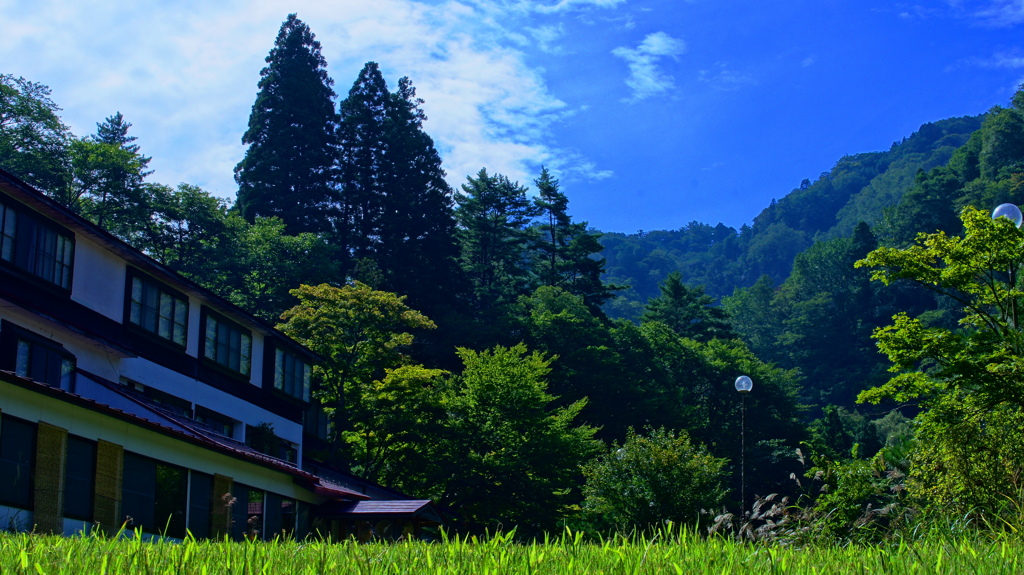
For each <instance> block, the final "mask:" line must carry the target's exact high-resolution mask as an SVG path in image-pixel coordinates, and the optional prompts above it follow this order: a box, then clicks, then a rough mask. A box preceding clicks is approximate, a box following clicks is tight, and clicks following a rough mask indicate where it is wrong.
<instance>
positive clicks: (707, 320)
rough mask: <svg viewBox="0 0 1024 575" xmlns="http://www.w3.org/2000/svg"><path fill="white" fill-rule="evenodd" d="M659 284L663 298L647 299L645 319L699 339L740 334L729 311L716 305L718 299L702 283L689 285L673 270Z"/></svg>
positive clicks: (684, 335)
mask: <svg viewBox="0 0 1024 575" xmlns="http://www.w3.org/2000/svg"><path fill="white" fill-rule="evenodd" d="M659 287H660V289H661V297H658V298H655V299H652V300H650V301H648V302H647V307H646V309H645V310H644V315H643V317H642V318H641V321H644V322H649V321H657V322H661V323H663V324H665V325H667V326H668V327H670V328H671V329H672V330H673V331H675V332H676V333H677V334H678V335H679V336H680V337H687V338H690V339H695V340H697V341H709V340H712V339H715V338H720V339H732V338H734V337H736V333H735V332H734V331H733V330H732V326H731V325H730V324H729V314H728V313H727V312H726V311H725V310H724V309H722V308H720V307H714V306H713V304H714V299H713V298H712V297H711V296H709V295H706V294H705V293H704V288H703V287H702V286H697V287H688V286H686V285H684V284H683V278H682V275H681V274H680V273H679V272H672V273H670V274H668V277H666V278H665V281H664V282H663V283H662V284H661V286H659Z"/></svg>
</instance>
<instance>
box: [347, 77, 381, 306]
mask: <svg viewBox="0 0 1024 575" xmlns="http://www.w3.org/2000/svg"><path fill="white" fill-rule="evenodd" d="M390 100H391V94H390V93H389V92H388V86H387V83H386V82H385V81H384V76H383V75H381V73H380V67H379V66H377V63H376V62H367V63H366V65H365V66H363V69H362V71H360V72H359V77H358V78H356V81H355V82H354V83H353V84H352V89H351V90H349V92H348V97H347V98H345V99H344V100H342V102H341V105H340V112H341V114H340V124H339V130H338V140H339V143H340V145H341V150H340V155H339V158H340V159H339V172H340V174H339V175H340V178H341V192H342V200H341V210H342V215H341V218H340V220H339V226H338V235H339V238H338V242H339V243H340V244H341V246H342V247H343V248H344V249H345V250H346V251H347V252H349V253H350V254H351V257H352V258H353V260H356V261H358V260H361V259H364V258H371V259H372V256H373V254H374V252H375V251H376V247H377V245H378V243H379V241H380V234H379V232H378V229H377V227H378V224H379V221H380V218H381V213H382V211H383V206H382V195H383V190H381V189H380V184H381V182H380V178H381V176H383V175H384V172H385V171H386V168H385V164H386V162H387V161H388V160H387V159H386V158H385V154H386V151H387V148H388V141H387V140H388V138H387V136H386V131H387V124H388V108H389V105H390ZM374 287H380V286H374Z"/></svg>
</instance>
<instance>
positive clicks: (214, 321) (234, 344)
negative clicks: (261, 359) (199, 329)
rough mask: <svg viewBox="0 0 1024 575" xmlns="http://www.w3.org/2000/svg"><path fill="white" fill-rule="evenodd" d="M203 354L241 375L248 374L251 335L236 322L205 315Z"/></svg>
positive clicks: (250, 356)
mask: <svg viewBox="0 0 1024 575" xmlns="http://www.w3.org/2000/svg"><path fill="white" fill-rule="evenodd" d="M204 350H205V351H204V353H203V355H205V356H206V358H207V359H210V360H212V361H215V362H217V363H218V364H220V365H223V366H224V367H226V368H228V369H230V370H232V371H236V372H238V373H240V374H242V375H249V372H250V369H251V358H252V335H251V333H250V332H249V331H248V330H244V329H242V328H241V327H239V326H238V325H237V324H235V323H233V322H230V321H228V320H225V319H221V318H219V317H217V316H215V315H213V314H210V315H207V316H206V345H205V346H204Z"/></svg>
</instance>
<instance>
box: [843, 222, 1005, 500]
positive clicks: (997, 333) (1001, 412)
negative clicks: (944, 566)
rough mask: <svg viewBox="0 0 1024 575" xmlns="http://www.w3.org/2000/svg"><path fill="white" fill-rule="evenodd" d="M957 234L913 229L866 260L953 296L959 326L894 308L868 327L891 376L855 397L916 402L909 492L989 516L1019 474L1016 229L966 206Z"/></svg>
mask: <svg viewBox="0 0 1024 575" xmlns="http://www.w3.org/2000/svg"><path fill="white" fill-rule="evenodd" d="M962 222H963V228H964V234H963V236H962V237H957V236H949V235H947V234H945V233H943V232H938V233H931V234H920V235H919V236H918V238H917V241H916V242H915V244H914V245H912V246H910V247H908V248H906V249H896V248H887V247H883V248H879V249H877V250H875V251H873V252H871V253H870V254H868V256H867V258H865V259H864V260H862V261H860V262H858V263H857V265H858V266H871V267H873V268H875V269H874V270H873V271H872V278H873V279H876V280H879V281H881V282H883V283H885V284H887V285H888V284H890V283H892V282H895V281H897V280H909V281H911V282H915V283H917V284H919V285H922V286H924V287H925V288H927V289H929V290H932V291H934V292H936V293H938V294H940V295H941V296H943V297H947V298H950V299H952V301H955V302H956V304H957V306H958V307H959V308H960V309H961V313H962V317H961V319H960V322H959V327H958V328H952V329H951V328H949V327H942V326H934V325H928V323H927V322H926V321H925V320H924V319H922V318H912V317H910V316H909V315H908V314H907V313H904V312H901V313H899V314H897V315H896V316H894V317H893V324H892V325H889V326H886V327H883V328H879V329H878V330H877V331H876V333H875V338H876V339H877V340H878V347H879V349H880V350H881V351H883V352H884V353H885V354H886V355H888V357H889V359H890V360H891V361H892V363H893V366H892V368H891V371H892V372H893V373H894V375H893V377H892V378H891V379H890V380H889V381H888V382H887V383H885V384H883V385H881V386H878V387H875V388H873V389H870V390H867V391H865V392H863V393H861V395H860V399H861V400H862V401H869V402H879V401H882V400H885V399H895V400H896V401H900V402H908V401H916V402H918V403H919V404H920V405H921V407H922V408H923V411H922V413H921V415H919V416H918V418H917V423H918V427H917V437H918V439H919V445H920V448H919V450H918V451H917V452H916V453H915V454H914V455H913V456H912V458H911V478H910V479H911V481H910V482H909V485H910V486H911V488H912V490H913V492H914V493H916V494H918V495H921V496H923V497H927V498H928V499H929V500H931V501H934V502H936V503H938V504H940V505H944V506H946V507H947V508H950V509H955V510H956V511H957V512H960V513H967V512H969V513H973V514H981V515H986V514H990V513H997V512H998V511H999V508H1000V507H1001V506H1002V505H1003V503H1004V502H1005V501H1008V499H1006V498H1007V497H1014V498H1016V497H1019V488H1020V484H1019V477H1020V473H1021V471H1022V470H1024V455H1022V452H1021V447H1020V446H1021V445H1022V440H1024V437H1022V434H1021V431H1020V430H1021V421H1022V417H1024V416H1022V413H1024V410H1022V406H1024V385H1022V384H1021V382H1022V381H1024V336H1022V333H1021V329H1020V319H1021V318H1020V311H1021V309H1022V306H1024V301H1022V296H1024V291H1022V290H1021V288H1020V287H1019V282H1018V279H1017V273H1018V270H1019V269H1020V267H1021V265H1022V264H1024V232H1022V231H1021V230H1019V229H1018V228H1017V227H1016V226H1015V225H1014V224H1013V223H1012V222H1010V221H1009V220H1007V219H1005V218H999V219H997V220H992V219H991V218H990V217H989V216H988V214H986V213H984V212H981V211H979V210H975V209H973V208H967V209H965V210H964V212H963V214H962ZM1018 504H1019V503H1018Z"/></svg>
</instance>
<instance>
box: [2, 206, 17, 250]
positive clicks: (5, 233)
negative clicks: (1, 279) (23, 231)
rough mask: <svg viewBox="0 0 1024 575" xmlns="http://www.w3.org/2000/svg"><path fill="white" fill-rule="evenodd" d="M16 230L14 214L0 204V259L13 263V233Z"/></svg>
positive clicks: (15, 216)
mask: <svg viewBox="0 0 1024 575" xmlns="http://www.w3.org/2000/svg"><path fill="white" fill-rule="evenodd" d="M15 229H17V215H16V212H15V211H14V210H12V209H10V208H8V207H7V206H5V205H4V204H2V203H0V259H2V260H4V261H5V262H10V261H14V231H15Z"/></svg>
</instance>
